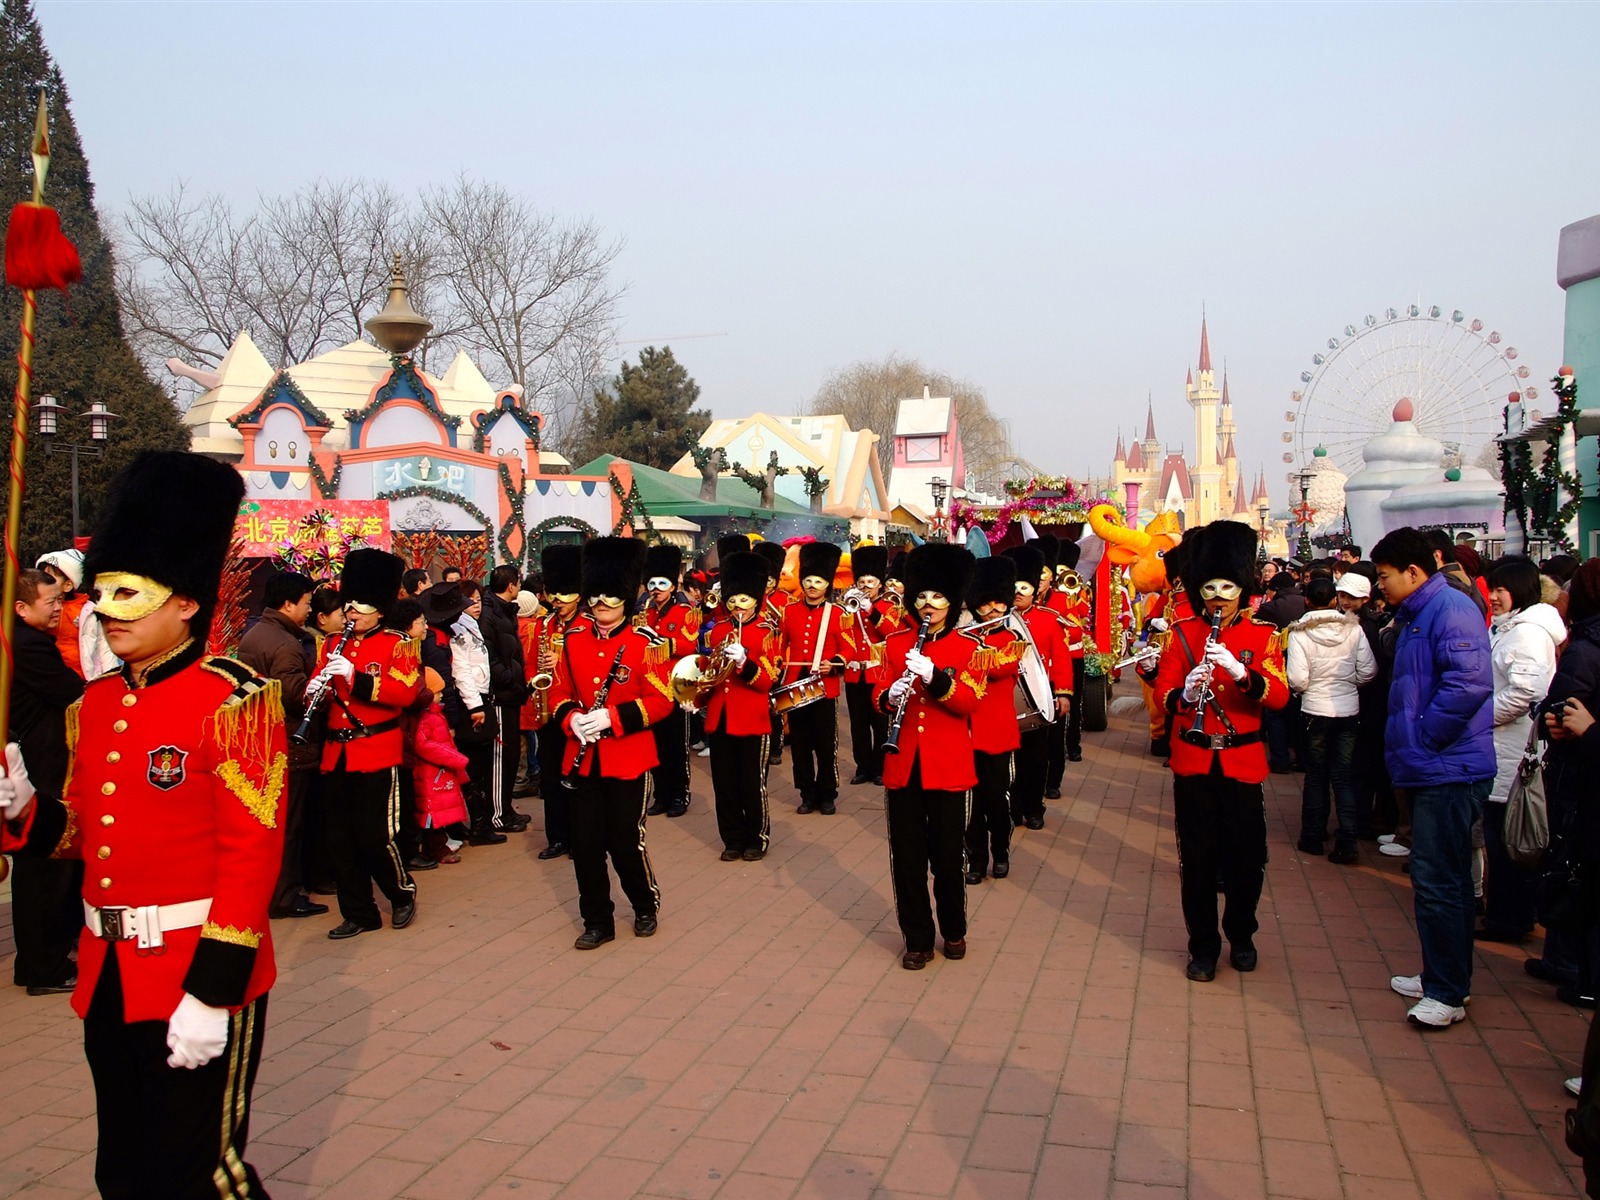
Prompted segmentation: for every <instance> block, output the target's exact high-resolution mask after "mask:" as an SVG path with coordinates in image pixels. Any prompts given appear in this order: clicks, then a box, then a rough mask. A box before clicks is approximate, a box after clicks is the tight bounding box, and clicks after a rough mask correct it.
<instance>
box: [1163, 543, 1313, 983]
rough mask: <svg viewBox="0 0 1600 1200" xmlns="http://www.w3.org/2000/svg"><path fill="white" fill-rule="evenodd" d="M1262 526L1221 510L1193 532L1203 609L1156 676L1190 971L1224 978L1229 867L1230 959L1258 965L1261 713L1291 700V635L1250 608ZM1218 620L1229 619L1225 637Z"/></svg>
mask: <svg viewBox="0 0 1600 1200" xmlns="http://www.w3.org/2000/svg"><path fill="white" fill-rule="evenodd" d="M1256 537H1257V535H1256V532H1255V531H1254V530H1253V529H1251V528H1250V527H1249V526H1248V525H1242V524H1239V523H1238V522H1236V521H1213V522H1212V523H1211V524H1210V525H1204V526H1201V527H1200V528H1199V529H1195V530H1192V531H1190V532H1189V533H1188V534H1187V535H1185V537H1184V539H1183V545H1184V546H1185V548H1186V554H1185V556H1184V559H1185V561H1184V582H1185V589H1186V591H1187V593H1188V597H1189V603H1190V604H1191V605H1192V606H1193V608H1194V609H1195V612H1196V614H1197V615H1195V616H1191V617H1186V618H1184V619H1183V620H1181V621H1178V622H1177V623H1176V624H1175V625H1173V626H1172V637H1171V642H1170V644H1169V645H1168V646H1167V648H1166V650H1165V651H1164V652H1163V653H1162V655H1161V669H1160V672H1159V674H1158V676H1157V678H1156V694H1157V695H1158V696H1160V697H1161V700H1162V702H1163V704H1165V706H1166V708H1167V711H1168V712H1170V713H1172V714H1173V732H1174V734H1175V735H1176V736H1175V737H1174V738H1173V741H1172V774H1173V777H1174V778H1173V783H1172V803H1173V824H1174V825H1175V826H1176V828H1177V833H1178V860H1179V864H1180V866H1179V870H1180V872H1181V877H1182V895H1183V920H1184V924H1185V925H1186V926H1187V927H1188V929H1189V964H1188V967H1187V968H1186V973H1187V974H1188V976H1189V978H1190V979H1193V980H1196V981H1198V982H1202V983H1203V982H1207V981H1209V980H1211V979H1214V978H1216V974H1217V959H1218V958H1219V957H1220V955H1221V953H1222V938H1221V936H1219V935H1218V933H1217V890H1218V889H1217V881H1218V878H1219V876H1220V878H1221V880H1222V885H1223V886H1222V890H1223V892H1224V894H1225V896H1226V900H1227V906H1226V908H1225V909H1224V910H1223V914H1222V932H1223V933H1225V934H1226V935H1227V938H1228V944H1229V947H1230V953H1229V959H1230V961H1231V962H1232V963H1233V968H1234V970H1236V971H1253V970H1255V968H1256V949H1255V943H1254V937H1255V932H1256V929H1257V928H1258V925H1257V923H1256V904H1257V903H1258V902H1259V901H1260V899H1261V884H1262V880H1263V878H1264V877H1265V874H1266V863H1267V822H1266V812H1265V808H1264V804H1265V801H1264V798H1263V795H1262V791H1261V782H1262V780H1264V779H1265V778H1266V777H1267V751H1266V747H1265V746H1264V745H1263V743H1262V740H1261V713H1262V710H1263V709H1264V708H1270V709H1276V708H1282V707H1283V706H1284V705H1285V704H1286V703H1288V700H1289V685H1288V682H1287V681H1286V679H1285V677H1284V669H1283V646H1282V644H1281V639H1280V638H1279V637H1278V636H1277V630H1276V629H1275V628H1274V626H1272V625H1271V624H1270V623H1268V622H1266V621H1258V620H1256V619H1255V617H1254V616H1253V615H1251V613H1250V610H1249V604H1248V600H1249V592H1250V588H1251V587H1252V585H1253V583H1254V574H1255V553H1256V544H1257V543H1256ZM1213 621H1220V629H1221V632H1220V634H1219V635H1218V636H1217V637H1216V638H1215V640H1213V639H1212V637H1211V631H1212V629H1213V628H1214V627H1215V626H1214V625H1213Z"/></svg>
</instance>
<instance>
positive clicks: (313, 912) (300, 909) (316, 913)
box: [285, 896, 328, 917]
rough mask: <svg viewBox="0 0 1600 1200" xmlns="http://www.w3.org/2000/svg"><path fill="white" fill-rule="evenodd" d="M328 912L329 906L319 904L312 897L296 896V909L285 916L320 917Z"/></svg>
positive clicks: (292, 909)
mask: <svg viewBox="0 0 1600 1200" xmlns="http://www.w3.org/2000/svg"><path fill="white" fill-rule="evenodd" d="M327 911H328V906H327V905H326V904H318V903H317V902H316V901H315V900H313V899H312V898H311V897H310V896H296V897H295V901H294V907H293V908H291V909H290V910H289V911H288V913H286V914H285V915H286V916H290V917H320V916H321V915H322V914H323V913H325V912H327Z"/></svg>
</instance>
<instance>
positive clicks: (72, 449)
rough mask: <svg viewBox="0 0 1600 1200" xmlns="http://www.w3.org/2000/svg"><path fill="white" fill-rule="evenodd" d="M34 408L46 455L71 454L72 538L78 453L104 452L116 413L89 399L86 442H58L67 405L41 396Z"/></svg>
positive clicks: (74, 535)
mask: <svg viewBox="0 0 1600 1200" xmlns="http://www.w3.org/2000/svg"><path fill="white" fill-rule="evenodd" d="M34 411H35V413H37V415H38V428H39V436H40V437H42V438H43V439H44V448H45V453H46V454H70V455H72V538H73V540H74V541H76V540H77V538H78V526H79V519H78V456H79V455H80V454H81V455H83V456H84V457H86V458H99V457H100V455H101V454H102V453H104V451H105V442H106V438H107V437H108V436H109V435H110V433H111V422H112V421H114V420H116V419H117V417H118V416H119V414H117V413H114V412H112V411H111V410H110V409H109V408H107V407H106V402H105V401H104V400H95V401H92V402H91V403H90V405H89V411H88V412H86V413H84V414H83V415H84V416H85V417H87V418H88V420H89V442H88V444H87V445H80V444H78V443H76V442H58V441H56V440H55V438H56V430H57V429H58V428H59V427H60V423H61V414H62V413H63V412H65V411H66V407H65V406H64V405H63V404H61V402H60V401H58V400H57V399H56V398H55V397H54V396H40V397H39V401H38V403H37V404H35V405H34Z"/></svg>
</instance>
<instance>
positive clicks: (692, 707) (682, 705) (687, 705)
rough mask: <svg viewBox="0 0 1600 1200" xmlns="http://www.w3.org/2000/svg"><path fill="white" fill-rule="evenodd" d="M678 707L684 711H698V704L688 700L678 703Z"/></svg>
mask: <svg viewBox="0 0 1600 1200" xmlns="http://www.w3.org/2000/svg"><path fill="white" fill-rule="evenodd" d="M678 707H679V708H681V709H682V710H683V711H684V712H686V713H697V712H699V711H700V706H699V705H698V704H690V703H689V702H688V701H684V702H683V703H680V704H679V705H678Z"/></svg>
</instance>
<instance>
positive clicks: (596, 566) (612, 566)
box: [582, 537, 645, 605]
mask: <svg viewBox="0 0 1600 1200" xmlns="http://www.w3.org/2000/svg"><path fill="white" fill-rule="evenodd" d="M644 553H645V544H644V543H643V542H642V541H640V540H639V539H638V538H624V537H603V538H590V539H589V541H588V542H587V543H585V545H584V547H583V588H582V594H583V598H584V599H585V600H589V599H592V598H593V597H595V596H614V597H616V598H617V599H619V600H621V601H622V602H623V603H624V604H628V605H631V604H632V603H633V602H634V600H635V599H637V598H638V595H639V576H640V572H641V571H642V570H643V569H644Z"/></svg>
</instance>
